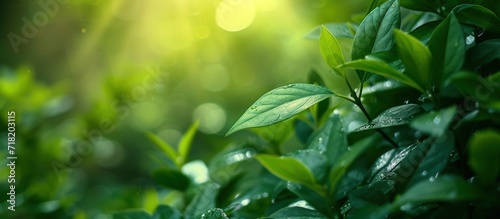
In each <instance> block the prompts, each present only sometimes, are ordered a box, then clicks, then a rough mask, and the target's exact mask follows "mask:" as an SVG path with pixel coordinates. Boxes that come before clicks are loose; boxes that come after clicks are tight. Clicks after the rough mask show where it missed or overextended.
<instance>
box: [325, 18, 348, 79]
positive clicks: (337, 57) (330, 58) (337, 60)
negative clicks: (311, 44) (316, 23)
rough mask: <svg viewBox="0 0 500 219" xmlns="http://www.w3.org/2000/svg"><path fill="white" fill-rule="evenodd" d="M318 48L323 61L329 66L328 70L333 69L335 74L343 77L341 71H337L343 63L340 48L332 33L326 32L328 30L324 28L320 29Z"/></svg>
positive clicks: (343, 73)
mask: <svg viewBox="0 0 500 219" xmlns="http://www.w3.org/2000/svg"><path fill="white" fill-rule="evenodd" d="M319 48H320V51H321V55H322V56H323V59H324V60H325V61H326V63H327V64H328V65H329V66H330V68H332V69H334V70H335V72H336V73H337V74H339V75H341V76H345V72H344V70H343V69H340V70H337V67H338V66H339V65H342V64H344V62H345V58H344V54H343V53H342V48H341V47H340V44H339V41H338V40H337V39H336V38H335V36H333V35H332V33H330V31H328V29H326V28H325V27H324V26H323V27H321V35H320V37H319Z"/></svg>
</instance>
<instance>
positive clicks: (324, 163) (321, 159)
mask: <svg viewBox="0 0 500 219" xmlns="http://www.w3.org/2000/svg"><path fill="white" fill-rule="evenodd" d="M288 156H289V157H292V158H295V159H297V160H299V161H300V162H302V163H303V164H304V165H305V166H306V167H307V168H308V169H309V170H311V173H312V174H313V176H314V179H315V180H318V181H320V182H321V181H323V179H324V178H325V175H326V172H327V167H328V159H327V157H326V156H324V155H323V154H322V153H320V152H319V151H317V150H313V149H305V150H298V151H295V152H292V153H291V154H288Z"/></svg>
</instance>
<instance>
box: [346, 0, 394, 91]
mask: <svg viewBox="0 0 500 219" xmlns="http://www.w3.org/2000/svg"><path fill="white" fill-rule="evenodd" d="M400 23H401V15H400V12H399V1H395V0H390V1H388V2H386V3H384V4H382V5H380V6H379V7H377V8H375V9H374V10H373V11H371V12H370V13H369V14H368V15H367V16H366V17H365V19H364V20H363V21H362V22H361V24H360V25H359V27H358V30H357V31H356V35H355V36H354V42H353V47H352V54H351V57H352V60H357V59H362V58H364V57H365V56H366V55H368V54H372V53H376V52H382V51H388V50H391V49H392V48H393V47H394V37H393V32H392V29H394V28H398V27H399V25H400ZM358 77H359V79H360V80H361V82H363V81H364V80H365V79H366V75H365V73H364V72H362V71H358Z"/></svg>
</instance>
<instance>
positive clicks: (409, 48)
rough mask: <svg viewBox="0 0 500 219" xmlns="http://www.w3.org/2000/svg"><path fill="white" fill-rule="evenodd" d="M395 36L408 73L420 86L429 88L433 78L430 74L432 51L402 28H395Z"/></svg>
mask: <svg viewBox="0 0 500 219" xmlns="http://www.w3.org/2000/svg"><path fill="white" fill-rule="evenodd" d="M394 38H395V39H396V44H397V48H398V53H399V55H400V56H401V60H402V61H403V64H404V65H405V66H406V74H407V75H408V77H410V78H411V79H412V80H413V81H415V82H416V83H417V84H418V85H419V86H420V87H422V88H424V89H429V88H430V87H431V83H432V79H431V74H430V64H431V58H432V57H431V53H430V51H429V49H428V48H427V47H426V46H425V45H424V44H423V43H422V42H420V41H419V40H418V39H417V38H415V37H413V36H411V35H410V34H407V33H404V32H402V31H400V30H396V29H395V30H394Z"/></svg>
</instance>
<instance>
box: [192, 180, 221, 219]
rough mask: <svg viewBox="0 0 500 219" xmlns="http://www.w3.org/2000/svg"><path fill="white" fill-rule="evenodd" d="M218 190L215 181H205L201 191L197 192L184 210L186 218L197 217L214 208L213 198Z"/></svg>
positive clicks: (214, 198)
mask: <svg viewBox="0 0 500 219" xmlns="http://www.w3.org/2000/svg"><path fill="white" fill-rule="evenodd" d="M218 192H219V189H218V185H217V184H215V183H206V184H204V185H203V186H202V188H201V191H199V192H197V193H196V195H195V196H194V198H193V199H192V200H191V202H190V203H189V205H188V206H187V207H186V210H185V211H184V215H185V218H186V219H189V218H199V217H200V216H201V215H202V214H203V213H205V212H207V211H208V210H210V209H212V208H215V200H216V197H217V194H218Z"/></svg>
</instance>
